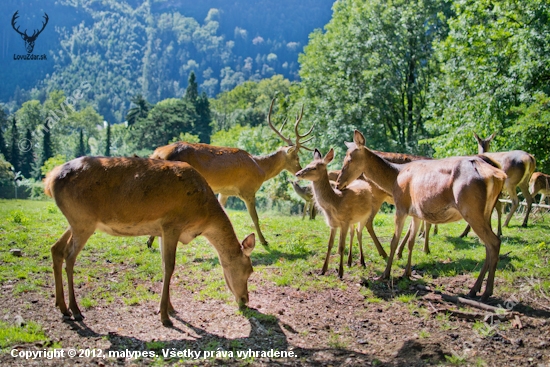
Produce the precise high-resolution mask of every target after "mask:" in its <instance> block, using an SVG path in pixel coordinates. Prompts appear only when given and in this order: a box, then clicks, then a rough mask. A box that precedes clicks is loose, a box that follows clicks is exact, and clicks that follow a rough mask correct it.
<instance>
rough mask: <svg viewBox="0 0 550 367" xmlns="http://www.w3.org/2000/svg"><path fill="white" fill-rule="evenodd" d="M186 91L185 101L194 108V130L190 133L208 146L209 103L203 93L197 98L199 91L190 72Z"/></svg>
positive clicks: (209, 131) (209, 129)
mask: <svg viewBox="0 0 550 367" xmlns="http://www.w3.org/2000/svg"><path fill="white" fill-rule="evenodd" d="M188 83H189V84H188V85H187V89H186V90H185V97H184V98H185V99H186V100H188V101H189V102H191V104H193V106H194V107H195V113H196V118H195V123H194V126H195V128H194V129H193V131H192V133H193V134H195V135H198V136H199V139H200V142H201V143H206V144H210V135H212V126H210V123H211V121H212V116H211V113H210V102H209V101H208V96H207V95H206V93H205V92H204V91H203V92H202V93H201V95H200V96H199V90H198V85H197V80H196V77H195V73H194V72H191V74H190V75H189V81H188Z"/></svg>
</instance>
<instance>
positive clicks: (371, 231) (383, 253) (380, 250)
mask: <svg viewBox="0 0 550 367" xmlns="http://www.w3.org/2000/svg"><path fill="white" fill-rule="evenodd" d="M375 215H376V213H374V214H371V215H370V216H369V219H367V222H366V223H365V226H366V227H367V231H369V234H370V238H372V242H374V246H376V250H377V251H378V254H379V255H380V256H382V258H384V259H387V258H388V254H386V251H384V249H383V248H382V245H381V244H380V241H379V240H378V237H376V234H375V233H374V227H373V226H372V222H373V220H374V216H375ZM362 265H363V266H365V265H364V264H362Z"/></svg>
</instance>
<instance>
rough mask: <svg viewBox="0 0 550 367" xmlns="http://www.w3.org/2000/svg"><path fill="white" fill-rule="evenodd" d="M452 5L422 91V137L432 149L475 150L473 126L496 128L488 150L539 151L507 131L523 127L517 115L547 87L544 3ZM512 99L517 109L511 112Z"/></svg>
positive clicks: (483, 132) (549, 6)
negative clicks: (436, 68) (435, 72)
mask: <svg viewBox="0 0 550 367" xmlns="http://www.w3.org/2000/svg"><path fill="white" fill-rule="evenodd" d="M453 10H454V12H455V13H456V16H455V17H453V18H452V19H451V20H450V21H449V27H450V31H449V35H448V37H447V38H446V39H445V40H441V41H439V42H437V43H436V45H435V48H436V55H437V58H438V60H439V61H440V63H441V71H442V73H441V74H440V75H439V76H438V77H437V78H436V80H435V81H434V83H432V87H431V92H430V95H429V97H428V98H429V100H430V101H431V103H430V104H429V105H428V108H427V109H426V115H427V117H428V118H429V121H428V122H427V124H426V126H427V128H428V129H429V131H430V132H431V133H432V134H433V135H434V136H435V137H434V138H433V139H431V140H428V141H427V142H428V143H430V144H432V145H433V147H434V149H435V151H436V155H437V156H448V155H459V154H468V153H473V152H475V144H474V140H473V137H472V133H473V132H476V133H477V134H479V135H480V136H488V135H490V134H491V133H494V132H498V134H499V136H498V137H497V139H496V141H495V143H494V144H493V146H492V147H491V148H492V149H493V150H495V151H496V150H501V149H520V147H522V146H523V149H526V150H528V151H534V150H539V151H544V150H545V148H544V144H546V143H545V141H544V140H539V139H536V140H531V141H530V143H529V144H526V145H522V144H524V143H526V142H527V141H526V140H523V139H519V140H518V139H512V136H516V137H517V130H516V129H515V128H514V126H517V127H518V129H521V130H525V131H527V130H528V128H527V125H526V126H522V125H518V122H520V121H521V122H522V123H526V124H527V123H528V120H529V124H530V123H531V122H532V121H533V120H532V117H533V111H531V110H530V109H529V106H530V105H531V104H533V105H537V104H538V103H539V102H538V101H537V99H538V97H537V96H538V95H540V94H541V93H542V94H546V95H548V94H549V92H550V90H549V87H548V86H549V84H548V81H549V80H550V64H549V63H548V60H549V59H550V47H548V45H549V41H550V38H549V36H548V34H550V22H549V18H550V3H548V2H547V1H519V2H518V1H514V0H499V1H492V0H481V1H457V2H454V4H453ZM517 106H522V107H521V109H522V111H523V112H522V113H520V114H517V113H514V112H513V109H514V108H515V107H517ZM539 107H540V105H539ZM524 113H526V115H524ZM521 116H524V118H522V117H521ZM518 119H519V120H518ZM548 128H550V126H546V129H548ZM537 131H539V130H538V129H537ZM531 144H535V145H531ZM539 148H540V149H539ZM536 158H537V159H539V158H540V157H538V156H537V157H536Z"/></svg>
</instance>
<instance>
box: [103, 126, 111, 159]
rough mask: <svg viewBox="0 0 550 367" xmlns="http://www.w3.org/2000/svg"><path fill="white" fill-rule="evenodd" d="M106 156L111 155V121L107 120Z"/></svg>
mask: <svg viewBox="0 0 550 367" xmlns="http://www.w3.org/2000/svg"><path fill="white" fill-rule="evenodd" d="M105 130H106V131H105V153H104V155H105V157H110V156H111V123H110V122H108V121H107V127H106V128H105Z"/></svg>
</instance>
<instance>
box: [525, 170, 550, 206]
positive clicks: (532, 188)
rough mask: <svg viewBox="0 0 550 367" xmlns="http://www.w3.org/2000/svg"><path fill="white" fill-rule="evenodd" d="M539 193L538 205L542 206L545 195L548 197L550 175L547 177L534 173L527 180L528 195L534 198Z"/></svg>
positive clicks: (549, 192)
mask: <svg viewBox="0 0 550 367" xmlns="http://www.w3.org/2000/svg"><path fill="white" fill-rule="evenodd" d="M539 192H540V194H541V195H540V202H539V204H544V200H545V199H546V195H550V175H547V174H545V173H542V172H535V173H533V175H532V176H531V180H529V193H530V194H531V197H532V198H535V195H537V194H538V193H539Z"/></svg>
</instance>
